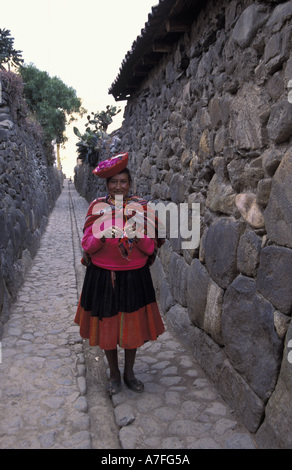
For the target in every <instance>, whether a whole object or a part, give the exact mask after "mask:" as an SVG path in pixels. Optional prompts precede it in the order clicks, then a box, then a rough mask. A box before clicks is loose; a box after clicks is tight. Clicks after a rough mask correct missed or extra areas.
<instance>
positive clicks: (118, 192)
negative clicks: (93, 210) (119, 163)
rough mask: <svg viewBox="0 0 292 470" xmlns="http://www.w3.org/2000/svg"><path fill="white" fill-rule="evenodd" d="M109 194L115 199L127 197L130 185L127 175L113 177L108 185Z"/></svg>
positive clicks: (121, 174)
mask: <svg viewBox="0 0 292 470" xmlns="http://www.w3.org/2000/svg"><path fill="white" fill-rule="evenodd" d="M107 188H108V192H109V193H110V195H111V196H112V197H113V198H114V197H115V196H123V198H125V197H127V195H128V192H129V189H130V183H129V178H128V175H127V173H120V174H118V175H115V176H112V177H111V179H110V180H109V181H108V183H107Z"/></svg>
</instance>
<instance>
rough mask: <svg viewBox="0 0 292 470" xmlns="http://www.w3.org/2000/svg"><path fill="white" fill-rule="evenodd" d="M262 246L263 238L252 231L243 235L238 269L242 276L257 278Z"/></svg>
mask: <svg viewBox="0 0 292 470" xmlns="http://www.w3.org/2000/svg"><path fill="white" fill-rule="evenodd" d="M261 246H262V240H261V238H260V237H259V236H258V235H256V234H255V233H254V232H253V231H252V230H247V231H246V232H245V233H244V234H243V235H242V237H241V238H240V241H239V245H238V250H237V268H238V270H239V271H240V272H241V273H242V274H245V275H246V276H252V277H255V276H256V274H257V268H258V265H259V261H260V251H261Z"/></svg>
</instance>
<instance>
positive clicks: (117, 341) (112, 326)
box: [74, 300, 164, 350]
mask: <svg viewBox="0 0 292 470" xmlns="http://www.w3.org/2000/svg"><path fill="white" fill-rule="evenodd" d="M74 322H75V323H76V324H77V325H79V327H80V336H81V337H82V338H84V339H89V344H90V346H99V347H100V348H101V349H104V350H111V349H116V347H117V346H118V345H119V346H120V347H121V348H124V349H135V348H138V347H140V346H142V345H143V344H144V343H145V342H146V341H150V340H151V341H153V340H156V339H157V337H158V336H159V335H161V334H162V333H163V331H164V325H163V322H162V319H161V316H160V312H159V309H158V306H157V303H156V302H152V303H151V304H148V305H146V306H145V307H143V308H140V309H139V310H137V311H136V312H131V313H126V312H119V313H118V315H114V316H112V317H109V318H103V319H102V320H100V319H99V318H98V317H92V316H91V312H88V311H85V310H84V309H83V307H81V305H80V300H79V304H78V308H77V312H76V316H75V319H74Z"/></svg>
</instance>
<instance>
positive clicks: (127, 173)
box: [106, 168, 132, 184]
mask: <svg viewBox="0 0 292 470" xmlns="http://www.w3.org/2000/svg"><path fill="white" fill-rule="evenodd" d="M122 173H126V175H127V176H128V180H129V183H130V184H131V183H132V176H131V173H130V170H129V168H125V169H124V170H122V171H120V172H119V173H117V174H118V175H120V174H122ZM111 178H112V176H110V177H109V178H107V179H106V184H108V183H109V182H110V180H111Z"/></svg>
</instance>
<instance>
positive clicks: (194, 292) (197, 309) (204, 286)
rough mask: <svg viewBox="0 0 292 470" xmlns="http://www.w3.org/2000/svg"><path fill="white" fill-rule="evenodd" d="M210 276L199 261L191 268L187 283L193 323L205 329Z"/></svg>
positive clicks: (193, 262) (194, 261)
mask: <svg viewBox="0 0 292 470" xmlns="http://www.w3.org/2000/svg"><path fill="white" fill-rule="evenodd" d="M209 282H210V276H209V274H208V271H207V269H206V268H205V267H204V266H203V265H202V263H201V262H200V261H199V260H198V259H194V260H193V261H192V264H191V266H190V268H189V272H188V282H187V307H188V313H189V317H190V320H191V322H192V323H193V324H194V325H196V326H198V327H199V328H202V329H203V328H204V317H205V310H206V304H207V297H208V286H209Z"/></svg>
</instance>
